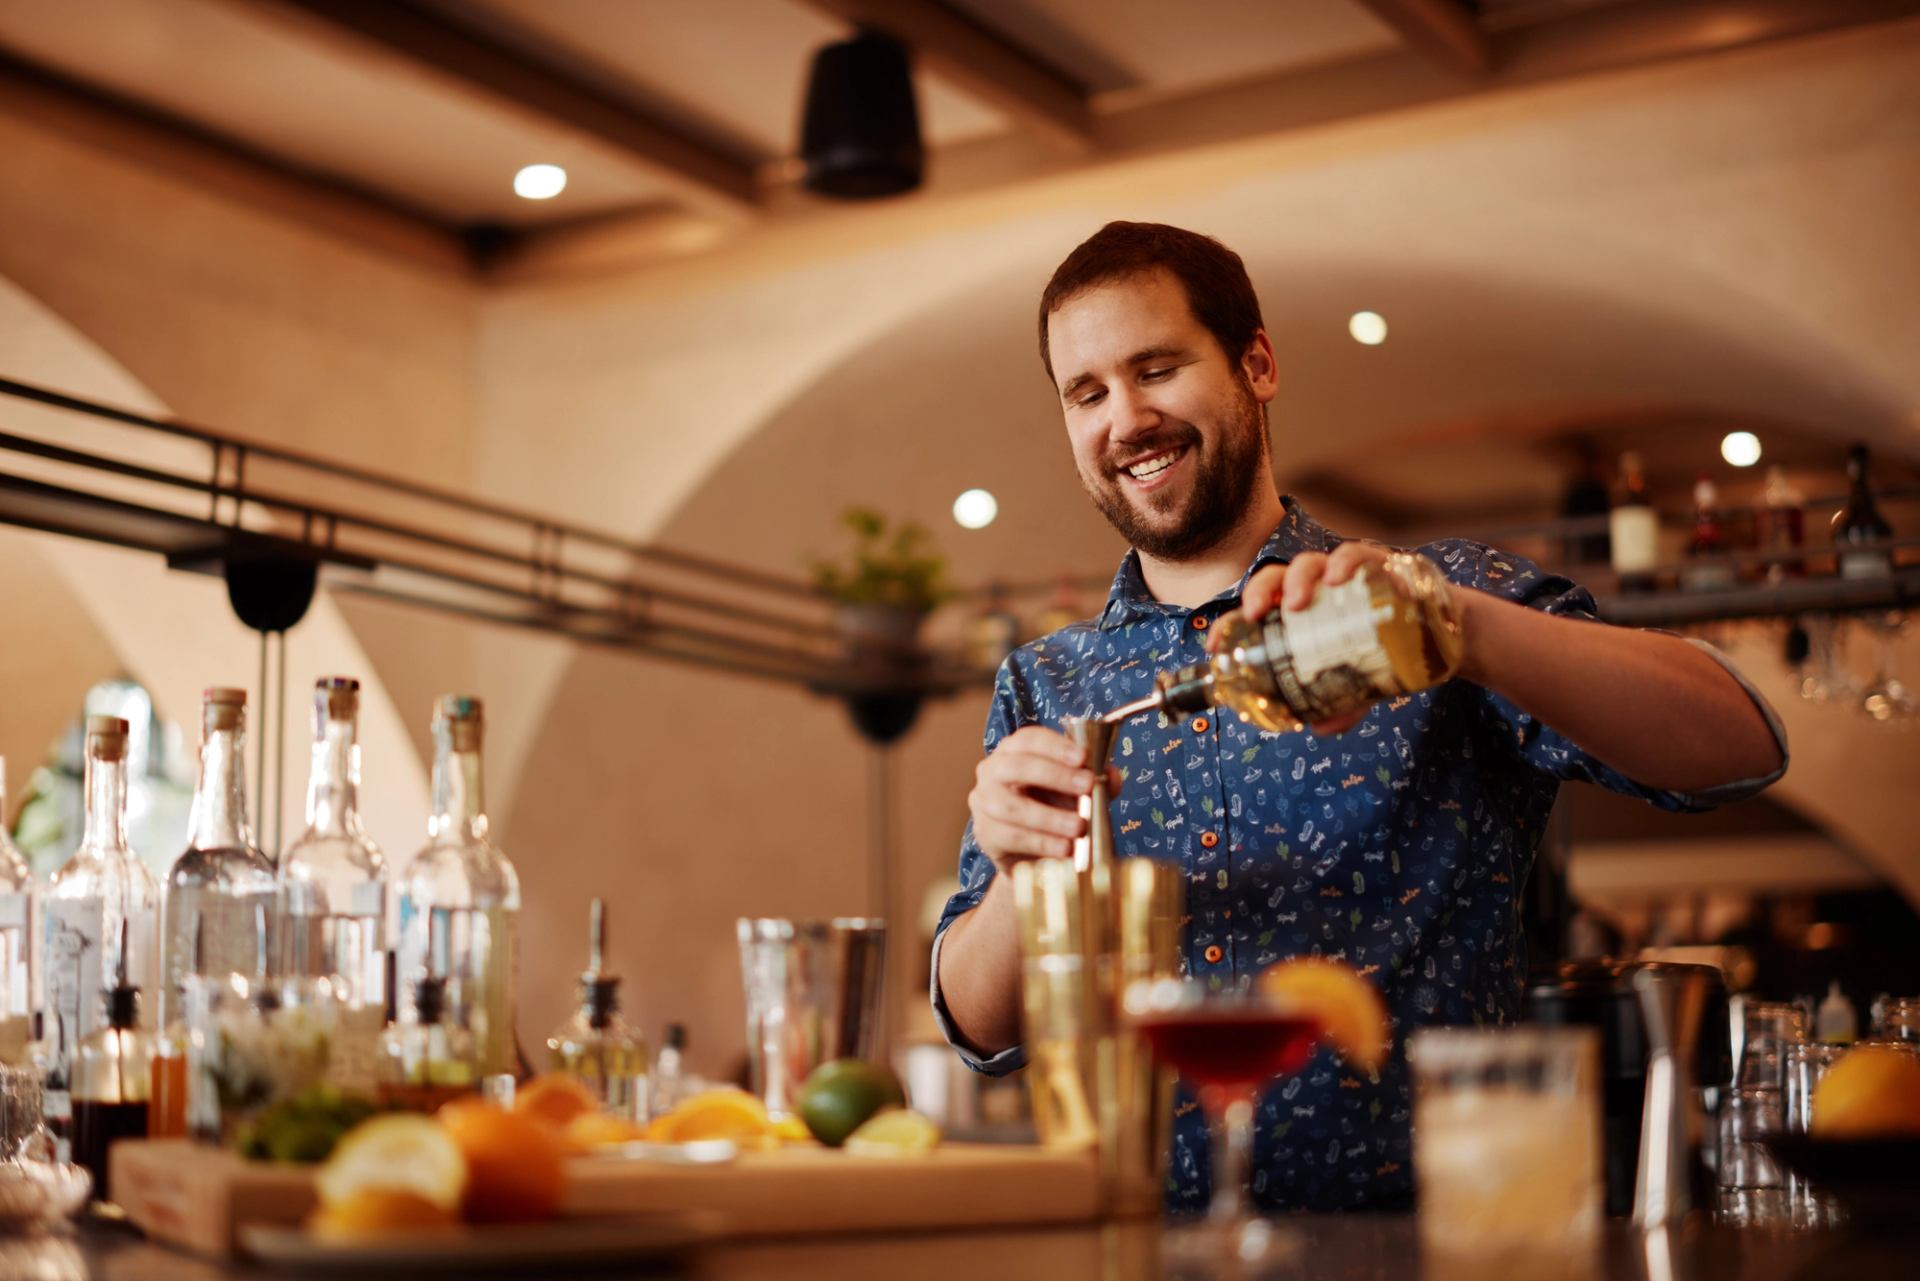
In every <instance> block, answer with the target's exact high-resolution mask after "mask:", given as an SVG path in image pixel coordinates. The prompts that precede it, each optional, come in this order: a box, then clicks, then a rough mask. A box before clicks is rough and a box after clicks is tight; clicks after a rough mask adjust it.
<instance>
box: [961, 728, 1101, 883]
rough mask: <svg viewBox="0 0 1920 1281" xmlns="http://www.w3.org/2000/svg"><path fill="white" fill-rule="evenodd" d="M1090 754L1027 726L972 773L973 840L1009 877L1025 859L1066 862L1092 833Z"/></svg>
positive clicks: (1050, 732) (1050, 733)
mask: <svg viewBox="0 0 1920 1281" xmlns="http://www.w3.org/2000/svg"><path fill="white" fill-rule="evenodd" d="M1086 760H1087V757H1086V753H1085V752H1084V751H1083V750H1081V747H1080V745H1079V744H1078V743H1075V742H1074V741H1073V740H1072V739H1070V738H1068V737H1067V736H1066V735H1065V734H1062V733H1060V732H1059V731H1058V730H1051V729H1047V728H1045V727H1044V726H1040V725H1028V726H1024V727H1023V728H1021V729H1017V730H1015V731H1014V732H1013V733H1011V734H1009V735H1007V736H1006V738H1004V739H1002V740H1001V741H1000V745H999V746H998V747H996V748H995V749H994V752H993V755H991V756H988V757H987V758H986V759H984V760H982V761H981V762H980V764H979V766H978V767H977V768H976V769H975V770H974V771H973V791H971V792H970V793H968V794H967V805H968V808H970V809H971V810H972V811H973V839H974V841H975V842H976V843H977V844H978V845H979V846H980V850H981V852H982V853H984V854H985V855H986V856H987V857H988V858H990V859H992V860H993V865H994V868H995V869H996V870H998V871H1001V872H1004V871H1006V870H1007V864H1008V863H1009V862H1011V861H1012V860H1015V859H1022V858H1066V857H1068V856H1070V855H1071V854H1072V853H1073V842H1074V840H1075V838H1077V837H1078V836H1080V835H1081V834H1082V833H1083V832H1085V831H1086V830H1087V824H1086V820H1084V819H1082V818H1081V817H1080V813H1079V809H1078V806H1079V804H1080V798H1081V797H1082V796H1085V795H1086V794H1087V793H1088V792H1091V791H1092V790H1093V772H1092V771H1091V770H1089V769H1087V768H1086Z"/></svg>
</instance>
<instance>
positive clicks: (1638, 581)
mask: <svg viewBox="0 0 1920 1281" xmlns="http://www.w3.org/2000/svg"><path fill="white" fill-rule="evenodd" d="M1607 540H1608V543H1609V546H1610V547H1611V549H1612V555H1613V572H1614V574H1615V575H1617V576H1618V578H1619V580H1620V590H1621V591H1623V592H1648V591H1652V590H1653V588H1654V576H1653V571H1654V569H1655V567H1656V566H1658V565H1659V563H1660V518H1659V515H1658V514H1657V513H1656V512H1655V511H1654V509H1653V500H1652V499H1650V498H1649V497H1648V496H1647V476H1646V472H1645V470H1644V469H1643V468H1642V467H1641V463H1640V455H1638V454H1636V453H1625V454H1622V455H1620V486H1619V492H1618V494H1617V495H1616V498H1615V501H1614V504H1613V510H1612V511H1611V512H1609V513H1608V516H1607Z"/></svg>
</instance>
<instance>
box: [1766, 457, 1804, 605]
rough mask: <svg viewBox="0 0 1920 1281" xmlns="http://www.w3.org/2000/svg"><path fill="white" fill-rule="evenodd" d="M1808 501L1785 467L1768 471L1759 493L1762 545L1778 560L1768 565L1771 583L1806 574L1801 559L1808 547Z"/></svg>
mask: <svg viewBox="0 0 1920 1281" xmlns="http://www.w3.org/2000/svg"><path fill="white" fill-rule="evenodd" d="M1806 502H1807V500H1806V498H1805V497H1804V496H1803V495H1802V494H1801V493H1800V491H1799V490H1798V489H1797V488H1795V487H1794V484H1793V482H1792V481H1790V480H1788V479H1787V473H1786V471H1785V470H1784V469H1783V468H1781V467H1779V466H1777V465H1776V466H1773V467H1769V468H1767V483H1766V487H1765V488H1764V489H1762V490H1761V491H1760V511H1759V526H1760V546H1761V547H1762V548H1763V549H1764V550H1766V551H1769V552H1774V553H1777V554H1778V557H1779V558H1778V559H1777V560H1769V561H1768V562H1767V581H1768V582H1769V583H1780V582H1784V581H1785V580H1786V579H1788V578H1794V577H1798V576H1799V575H1801V574H1803V573H1805V572H1806V566H1805V564H1804V563H1803V562H1802V561H1801V559H1800V551H1801V548H1802V547H1803V546H1804V545H1805V544H1806Z"/></svg>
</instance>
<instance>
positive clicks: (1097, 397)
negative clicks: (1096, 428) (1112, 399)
mask: <svg viewBox="0 0 1920 1281" xmlns="http://www.w3.org/2000/svg"><path fill="white" fill-rule="evenodd" d="M1106 396H1107V393H1106V391H1105V389H1104V388H1103V389H1102V390H1100V391H1090V392H1088V393H1087V394H1086V395H1084V396H1081V397H1079V398H1078V399H1076V400H1075V401H1074V402H1073V403H1074V404H1075V405H1077V406H1079V407H1080V408H1082V409H1085V408H1086V407H1087V406H1088V405H1097V404H1099V403H1100V402H1101V401H1102V400H1105V399H1106Z"/></svg>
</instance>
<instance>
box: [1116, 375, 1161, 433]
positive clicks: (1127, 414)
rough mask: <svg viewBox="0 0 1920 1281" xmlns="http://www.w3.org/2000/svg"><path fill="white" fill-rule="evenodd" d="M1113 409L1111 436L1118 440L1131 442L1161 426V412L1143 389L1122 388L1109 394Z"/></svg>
mask: <svg viewBox="0 0 1920 1281" xmlns="http://www.w3.org/2000/svg"><path fill="white" fill-rule="evenodd" d="M1107 404H1108V405H1109V406H1110V408H1111V419H1110V422H1109V431H1110V434H1111V435H1112V436H1113V438H1114V439H1116V440H1131V439H1133V438H1134V437H1136V436H1140V435H1144V434H1145V433H1147V432H1150V431H1152V430H1153V429H1154V428H1156V427H1158V426H1160V424H1161V421H1162V420H1161V417H1160V411H1159V410H1158V409H1157V408H1155V407H1154V404H1153V402H1152V400H1151V399H1150V398H1149V397H1148V396H1147V394H1146V392H1145V391H1144V389H1142V388H1138V387H1121V388H1118V389H1116V390H1114V391H1112V392H1110V393H1109V394H1108V397H1107Z"/></svg>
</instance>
